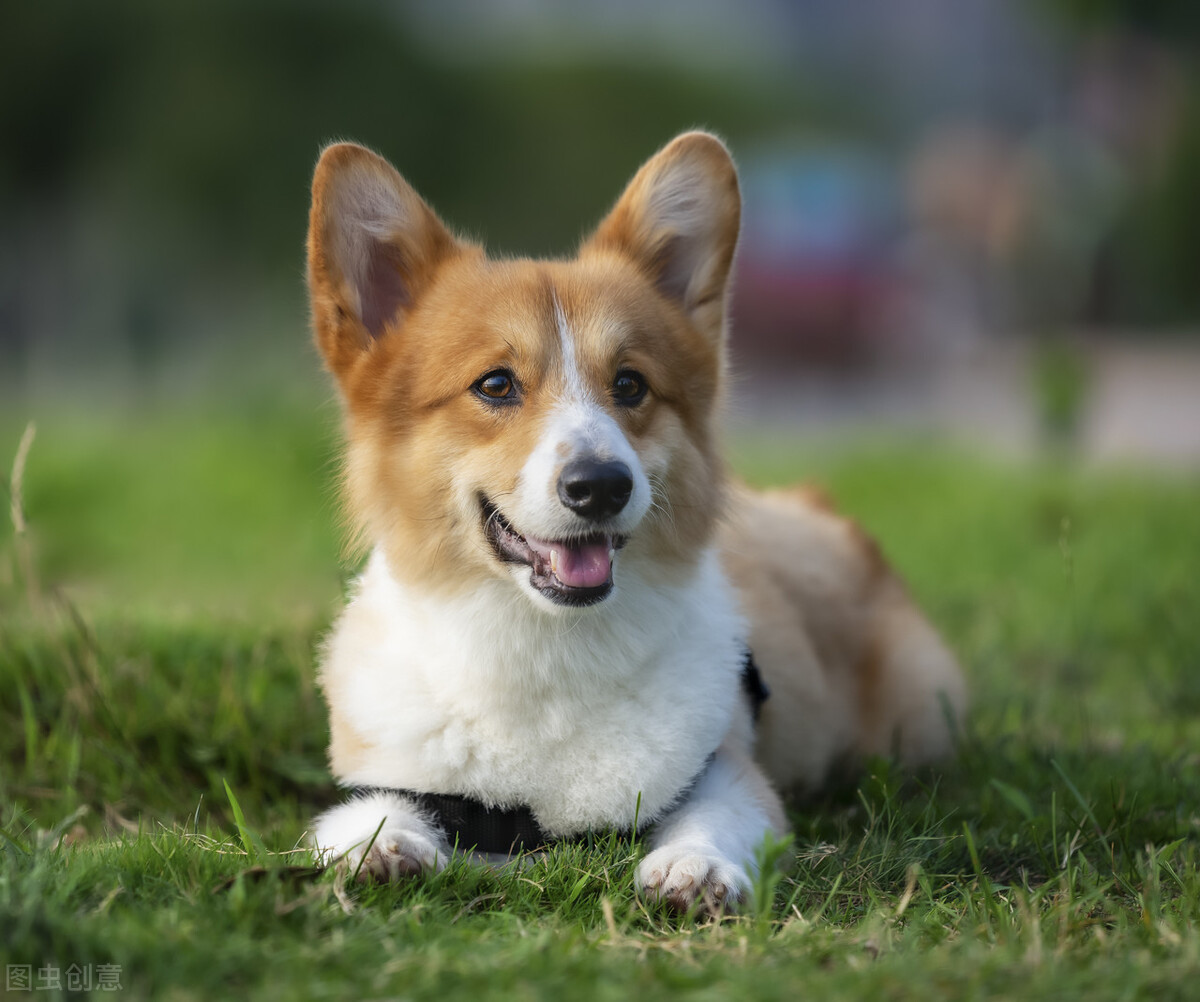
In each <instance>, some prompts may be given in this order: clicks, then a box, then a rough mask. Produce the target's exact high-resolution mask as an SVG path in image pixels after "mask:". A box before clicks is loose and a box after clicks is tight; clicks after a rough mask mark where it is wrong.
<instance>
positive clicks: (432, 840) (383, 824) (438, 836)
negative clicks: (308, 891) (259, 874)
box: [312, 792, 450, 881]
mask: <svg viewBox="0 0 1200 1002" xmlns="http://www.w3.org/2000/svg"><path fill="white" fill-rule="evenodd" d="M312 845H313V848H314V849H315V850H316V851H317V854H318V855H319V856H320V857H321V859H322V860H323V861H326V862H332V861H333V860H336V859H341V858H344V859H345V860H346V861H347V863H348V864H349V867H350V872H351V873H355V872H357V873H358V877H359V879H360V880H365V879H368V878H370V879H374V880H380V881H388V880H398V879H399V878H401V877H404V876H411V875H413V874H416V873H420V872H421V871H422V870H440V869H442V868H443V867H445V865H446V862H447V860H448V859H449V857H450V846H449V844H448V843H447V841H446V836H445V833H443V832H442V831H441V830H440V829H439V828H438V827H437V826H436V825H435V824H433V823H432V822H431V821H430V820H429V819H428V818H427V817H426V816H425V815H424V814H423V813H422V812H421V811H420V810H419V809H418V808H417V807H416V805H414V804H413V803H412V802H411V801H409V800H407V799H406V798H405V797H403V796H400V795H399V794H395V793H386V792H378V793H369V794H365V795H361V796H357V797H355V798H354V799H352V800H348V801H346V802H345V803H344V804H340V805H338V806H337V807H334V808H332V809H331V810H328V811H326V812H325V813H324V814H322V815H321V816H320V817H319V818H317V821H316V825H315V827H314V830H313V835H312Z"/></svg>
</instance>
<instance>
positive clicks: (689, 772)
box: [318, 552, 744, 848]
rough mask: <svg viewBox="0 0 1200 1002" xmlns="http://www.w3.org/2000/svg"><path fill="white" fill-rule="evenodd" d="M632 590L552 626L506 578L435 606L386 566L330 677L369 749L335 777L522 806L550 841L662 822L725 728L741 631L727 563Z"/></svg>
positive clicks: (359, 598) (356, 607) (379, 560)
mask: <svg viewBox="0 0 1200 1002" xmlns="http://www.w3.org/2000/svg"><path fill="white" fill-rule="evenodd" d="M634 570H635V571H636V567H635V568H634ZM629 577H630V578H631V580H630V581H629V583H628V586H627V587H623V588H622V589H620V590H619V591H618V592H617V593H615V594H614V595H613V596H612V597H611V598H610V599H608V600H607V601H606V602H604V603H602V604H600V605H599V606H596V607H593V608H588V609H579V610H565V611H560V612H559V613H558V614H548V613H546V612H544V611H542V610H541V609H540V608H539V607H537V606H535V605H533V604H531V603H530V602H529V601H528V599H527V598H526V597H525V596H524V595H523V594H521V593H520V592H519V591H517V590H516V589H514V588H513V587H512V586H511V585H510V584H509V583H508V582H506V581H504V580H500V579H497V580H496V581H495V582H493V583H489V584H488V585H486V586H484V587H481V588H480V589H479V590H478V591H477V592H476V593H475V594H473V595H471V596H470V597H468V598H463V599H459V600H457V601H454V602H446V601H445V600H444V599H430V598H428V597H426V596H424V595H422V594H421V593H420V591H419V590H418V589H413V588H406V587H405V586H403V585H401V584H399V583H398V582H397V581H396V580H395V579H394V578H393V577H392V575H391V574H390V573H389V571H388V568H387V563H386V561H385V559H384V558H383V556H382V554H381V553H378V552H377V553H376V554H375V555H374V556H373V557H372V559H371V561H370V563H369V565H368V567H367V569H366V571H365V573H364V574H363V576H362V578H361V579H360V582H359V590H358V594H357V595H356V597H355V598H354V600H353V601H352V602H351V604H350V606H349V607H348V608H347V609H346V611H345V613H344V614H343V616H342V618H341V620H340V621H339V623H338V625H337V627H336V629H335V631H334V633H333V635H332V637H331V638H330V641H329V644H328V647H327V650H326V658H325V664H324V668H323V671H322V681H323V684H324V685H325V687H326V689H327V692H328V695H329V698H330V700H331V702H333V703H334V704H335V705H336V706H337V708H338V711H339V713H340V714H341V715H342V717H343V718H344V719H345V720H346V721H347V722H349V723H350V724H351V725H352V726H353V728H354V729H355V731H356V732H357V734H358V735H360V736H361V738H362V739H363V740H364V741H366V742H367V743H368V744H370V745H371V746H372V748H373V749H374V750H373V752H372V755H371V756H370V759H369V761H368V762H366V763H364V764H363V765H362V766H361V767H360V768H358V769H355V770H352V771H347V772H345V773H341V774H339V775H338V776H337V778H338V779H339V780H340V781H341V782H343V783H345V784H347V785H355V786H383V787H400V788H409V789H420V790H432V791H437V792H439V793H455V794H464V795H467V796H472V797H477V798H479V799H480V800H483V801H484V802H485V803H488V804H501V805H516V804H528V805H529V806H530V807H531V808H532V809H533V811H534V813H535V815H536V816H537V818H538V820H539V822H540V823H541V825H542V827H543V828H544V829H545V830H546V831H547V832H549V833H550V834H569V833H572V832H581V831H586V830H588V829H589V828H597V829H601V828H611V827H616V828H625V827H629V826H631V825H632V824H633V822H634V820H635V817H639V819H640V820H641V821H647V820H653V819H655V818H656V817H658V816H660V815H661V814H662V813H663V812H664V810H665V809H666V808H668V807H669V806H670V805H671V803H672V801H673V800H674V798H675V796H676V795H677V794H678V792H679V791H680V790H682V789H683V788H684V787H685V786H686V785H687V784H688V783H689V782H690V781H691V780H692V779H693V778H694V777H695V776H696V775H697V774H698V773H699V772H700V770H701V769H702V767H703V766H704V763H705V761H706V759H707V757H708V756H709V755H710V754H711V753H712V752H713V751H714V749H715V746H716V744H717V743H718V742H719V741H720V740H721V738H722V737H723V736H724V735H725V733H726V731H727V730H728V729H729V726H730V723H731V719H732V715H733V712H734V710H735V707H736V705H737V701H736V693H737V674H738V671H739V670H740V664H741V656H742V650H741V646H740V641H739V637H741V636H742V635H743V634H744V628H743V624H742V621H741V619H740V617H739V616H738V615H737V614H736V613H735V612H734V611H733V610H734V603H733V600H732V597H731V596H730V594H729V591H728V586H727V585H726V582H725V579H724V576H723V575H722V573H721V571H720V568H719V565H718V561H717V556H716V554H715V552H710V553H708V554H706V555H705V556H704V559H703V560H702V561H701V566H700V568H699V570H698V571H697V572H696V574H695V576H694V578H692V579H691V580H689V581H685V582H681V583H675V584H657V585H656V586H655V587H646V586H639V583H638V582H637V577H638V575H636V574H635V573H631V574H630V575H629ZM731 697H733V698H731ZM639 795H640V798H641V808H640V810H641V813H640V816H639V815H638V799H639ZM378 820H379V818H378V816H376V817H375V823H376V824H377V823H378ZM370 827H371V830H373V829H374V824H372V825H371V826H370ZM322 834H323V830H322V829H318V844H322V845H323V844H324V843H321V842H320V836H321V835H322ZM369 834H370V832H369V831H368V832H367V833H366V835H369ZM357 837H359V838H362V837H364V836H363V835H358V836H357ZM336 847H337V848H345V845H344V844H341V843H339V845H338V846H336Z"/></svg>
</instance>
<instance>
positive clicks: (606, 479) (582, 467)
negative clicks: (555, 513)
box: [558, 459, 633, 521]
mask: <svg viewBox="0 0 1200 1002" xmlns="http://www.w3.org/2000/svg"><path fill="white" fill-rule="evenodd" d="M632 493H633V474H632V473H630V472H629V467H628V466H626V465H625V464H624V463H618V462H609V463H599V462H597V461H596V460H594V459H577V460H575V461H574V462H573V463H568V464H567V465H566V466H565V467H563V471H562V475H561V476H560V477H559V478H558V498H559V500H560V501H562V503H563V504H564V505H566V506H567V507H568V508H570V509H571V511H573V512H575V514H576V515H579V516H581V517H583V518H590V519H592V520H593V521H599V520H600V519H602V518H608V517H609V516H610V515H615V514H616V513H617V512H619V511H620V510H621V509H622V508H624V507H625V505H626V504H628V503H629V495H630V494H632Z"/></svg>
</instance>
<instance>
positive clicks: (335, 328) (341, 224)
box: [308, 143, 459, 378]
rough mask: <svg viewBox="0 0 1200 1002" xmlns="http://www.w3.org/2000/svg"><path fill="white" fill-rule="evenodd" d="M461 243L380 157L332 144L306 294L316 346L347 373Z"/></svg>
mask: <svg viewBox="0 0 1200 1002" xmlns="http://www.w3.org/2000/svg"><path fill="white" fill-rule="evenodd" d="M458 247H459V245H458V243H457V242H456V241H455V239H454V237H452V236H451V235H450V233H449V231H448V230H447V229H446V227H445V226H443V225H442V223H441V220H439V219H438V217H437V216H436V215H435V214H434V212H433V210H432V209H430V208H429V206H428V205H426V204H425V202H424V201H423V200H422V199H421V196H420V195H418V194H417V193H416V192H415V191H414V190H413V189H412V187H411V185H409V183H408V182H407V181H405V180H404V178H402V177H401V176H400V174H399V173H398V172H397V171H396V169H395V168H394V167H393V166H392V165H391V164H389V163H388V162H387V161H386V160H384V159H383V158H382V157H380V156H377V155H376V154H374V153H372V152H371V151H370V150H368V149H364V148H363V147H362V146H357V145H355V144H354V143H335V144H334V145H332V146H329V147H326V149H325V150H324V152H322V154H321V159H320V160H319V161H318V162H317V169H316V172H315V173H314V175H313V186H312V210H311V212H310V213H309V219H308V294H309V300H310V303H311V306H312V316H313V327H314V331H315V334H316V339H317V345H318V347H319V348H320V349H321V353H322V354H323V355H324V356H325V362H326V364H327V365H328V366H329V368H330V370H331V371H332V372H333V374H334V375H335V376H338V377H339V378H341V377H342V376H344V375H345V374H346V372H347V370H348V369H349V368H350V366H352V365H353V364H354V362H355V361H356V360H357V359H358V358H360V357H362V355H363V353H364V351H365V350H366V349H367V348H369V347H370V346H371V344H372V343H373V342H374V341H375V340H376V339H378V338H380V337H383V336H384V335H385V334H387V333H388V332H389V331H390V330H393V329H395V328H397V327H399V326H400V325H401V324H402V323H403V320H404V314H405V312H406V311H407V310H408V309H409V308H411V306H412V304H413V303H414V302H415V301H416V299H417V297H418V296H419V295H420V293H421V291H422V289H423V288H424V287H425V286H426V285H427V284H428V283H429V281H430V280H431V279H432V277H433V275H434V273H435V272H436V271H437V269H438V267H439V265H441V264H442V263H443V262H444V261H445V260H446V259H447V258H448V257H450V256H451V255H452V254H453V253H455V251H456V250H457V249H458Z"/></svg>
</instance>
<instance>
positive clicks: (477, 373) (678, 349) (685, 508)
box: [308, 132, 740, 609]
mask: <svg viewBox="0 0 1200 1002" xmlns="http://www.w3.org/2000/svg"><path fill="white" fill-rule="evenodd" d="M739 214H740V199H739V195H738V185H737V175H736V172H735V170H734V166H733V163H732V161H731V159H730V157H729V154H728V152H727V151H726V149H725V147H724V146H723V145H722V144H721V143H720V141H719V140H717V139H715V138H714V137H712V136H710V135H707V134H705V133H698V132H695V133H688V134H685V135H682V136H680V137H679V138H677V139H675V140H674V141H673V142H672V143H670V144H669V145H668V146H667V147H665V148H664V149H663V150H661V151H660V152H659V153H658V154H657V155H656V156H654V157H653V158H651V160H649V161H648V162H647V163H646V164H645V165H644V166H643V167H642V168H641V170H640V171H639V172H638V173H637V174H636V176H635V177H634V178H633V180H632V181H631V182H630V183H629V185H628V187H627V188H626V190H625V192H624V193H623V194H622V195H621V197H620V199H619V200H618V201H617V203H616V205H615V206H614V208H613V209H612V211H611V212H610V213H609V215H608V216H607V217H606V218H605V219H604V220H603V221H602V222H601V224H600V225H599V227H598V228H597V229H596V231H595V233H594V234H593V235H592V236H591V237H590V238H589V239H587V240H586V241H585V242H584V244H583V245H582V247H581V248H580V250H579V252H578V254H577V255H576V256H575V257H574V258H572V259H569V260H556V261H533V260H493V259H490V258H488V257H487V256H486V255H485V254H484V252H483V251H482V249H481V248H480V247H478V246H476V245H474V244H471V243H469V242H467V241H464V240H462V239H460V238H457V237H456V236H454V235H453V234H451V233H450V232H449V230H447V228H446V227H445V226H444V225H443V224H442V222H441V221H440V220H439V219H438V218H437V216H436V215H435V214H434V212H433V211H432V210H431V209H430V208H429V206H428V205H427V204H426V203H425V202H424V201H423V200H422V199H421V198H420V196H418V195H417V193H416V192H415V191H414V190H413V189H412V188H411V187H410V186H409V185H408V183H407V182H405V180H404V179H403V178H402V177H401V176H400V175H399V174H398V173H397V172H396V171H395V170H394V169H393V168H392V167H391V165H390V164H388V163H387V162H386V161H385V160H383V159H381V158H380V157H378V156H376V155H375V154H374V153H371V152H370V151H368V150H366V149H364V148H362V147H360V146H355V145H352V144H346V143H339V144H336V145H333V146H330V147H329V148H327V149H326V150H325V151H324V153H323V154H322V156H321V159H320V161H319V163H318V164H317V168H316V174H315V177H314V179H313V201H312V210H311V214H310V220H309V233H308V284H309V293H310V297H311V305H312V315H313V325H314V330H315V336H316V341H317V345H318V347H319V348H320V350H321V353H322V355H323V356H324V359H325V362H326V365H327V366H328V368H329V370H330V371H331V372H332V374H333V376H334V378H335V379H336V381H337V383H338V386H339V389H340V391H341V395H342V399H343V403H344V411H345V416H346V433H347V454H346V467H345V491H346V498H347V502H348V510H349V512H350V515H351V518H352V521H353V523H354V526H355V528H356V530H357V531H358V533H359V534H360V535H361V537H362V538H363V539H364V540H365V541H367V542H369V543H371V544H374V545H378V546H380V547H382V548H383V550H384V552H385V554H386V555H387V558H388V562H389V564H390V567H391V569H392V573H393V574H395V575H396V576H397V577H399V578H401V579H402V580H405V581H409V582H412V583H413V584H415V585H417V586H418V587H421V588H424V589H427V590H429V591H438V590H445V591H450V592H453V591H462V590H467V589H473V588H477V587H478V586H479V584H480V582H481V581H483V580H487V579H492V578H504V579H510V580H511V581H512V582H513V583H515V585H516V586H517V587H518V588H520V589H521V590H523V591H524V592H525V593H527V594H528V595H529V596H530V597H531V598H532V599H533V600H534V601H535V602H536V603H537V604H539V605H541V606H543V607H545V608H550V609H561V608H564V607H578V606H587V605H596V604H597V603H602V602H603V601H604V600H605V599H606V598H608V596H609V595H610V594H611V593H612V592H613V589H614V587H619V586H620V585H621V583H622V582H623V581H624V580H626V576H627V575H631V576H634V575H635V576H638V577H640V578H642V579H646V580H650V581H664V580H671V579H679V578H681V577H682V576H686V575H688V574H689V573H690V572H691V571H692V569H693V568H694V567H695V565H696V562H697V561H698V560H699V556H700V554H701V552H702V551H703V549H704V547H705V544H706V543H707V542H708V540H709V538H710V536H711V533H712V531H713V527H714V524H715V521H716V519H717V517H718V516H719V514H720V506H721V497H722V483H723V470H722V467H721V464H720V460H719V457H718V454H717V450H716V442H715V430H714V427H713V425H714V412H715V410H716V408H717V403H718V395H719V392H720V386H721V379H722V371H723V368H724V353H725V344H724V342H725V325H726V321H725V315H726V299H727V288H728V284H729V274H730V267H731V264H732V260H733V255H734V250H735V246H736V243H737V234H738V222H739Z"/></svg>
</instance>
